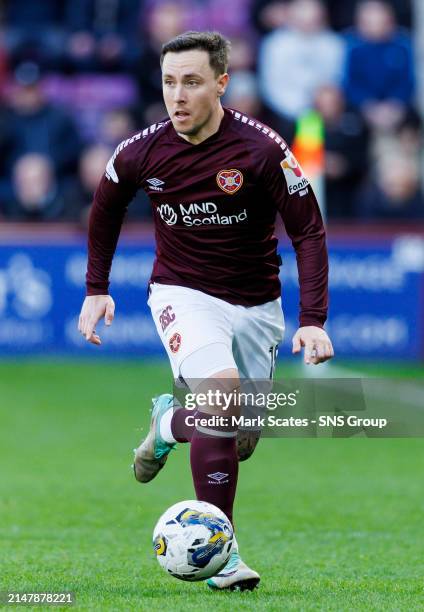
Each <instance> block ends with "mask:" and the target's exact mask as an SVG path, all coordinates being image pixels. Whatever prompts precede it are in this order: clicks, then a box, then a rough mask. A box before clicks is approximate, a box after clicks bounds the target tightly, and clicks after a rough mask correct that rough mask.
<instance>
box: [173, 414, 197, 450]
mask: <svg viewBox="0 0 424 612" xmlns="http://www.w3.org/2000/svg"><path fill="white" fill-rule="evenodd" d="M188 416H189V417H193V416H196V410H186V409H185V408H178V410H175V412H174V414H173V415H172V419H171V432H172V435H173V436H174V438H175V439H176V441H177V442H190V441H191V438H192V436H193V432H194V425H187V423H186V417H188Z"/></svg>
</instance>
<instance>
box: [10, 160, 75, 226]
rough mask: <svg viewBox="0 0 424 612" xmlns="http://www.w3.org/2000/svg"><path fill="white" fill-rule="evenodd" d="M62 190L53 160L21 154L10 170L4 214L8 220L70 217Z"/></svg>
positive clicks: (68, 218) (71, 217) (42, 219)
mask: <svg viewBox="0 0 424 612" xmlns="http://www.w3.org/2000/svg"><path fill="white" fill-rule="evenodd" d="M67 204H68V202H67V200H66V194H65V191H64V189H63V186H61V185H60V183H59V181H58V179H57V176H56V174H55V171H54V167H53V164H52V163H51V161H50V160H49V159H48V158H47V157H46V156H44V155H40V154H38V153H28V154H26V155H23V156H22V157H21V158H20V159H19V160H18V161H17V162H16V163H15V165H14V167H13V170H12V184H11V192H10V197H9V199H8V200H7V202H6V205H5V216H6V218H7V219H8V220H10V221H58V220H72V219H74V218H75V217H74V215H73V214H72V212H71V210H70V208H69V207H68V205H67Z"/></svg>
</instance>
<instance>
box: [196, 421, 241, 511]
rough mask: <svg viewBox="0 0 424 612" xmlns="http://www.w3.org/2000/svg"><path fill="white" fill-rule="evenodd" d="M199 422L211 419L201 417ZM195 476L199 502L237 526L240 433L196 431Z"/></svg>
mask: <svg viewBox="0 0 424 612" xmlns="http://www.w3.org/2000/svg"><path fill="white" fill-rule="evenodd" d="M197 416H198V417H199V418H208V417H209V418H210V415H208V414H205V413H197ZM190 462H191V473H192V475H193V483H194V488H195V491H196V496H197V499H198V500H201V501H207V502H209V503H211V504H214V505H215V506H218V508H220V509H221V510H222V511H223V512H224V513H225V514H226V515H227V516H228V518H229V519H230V521H231V522H233V504H234V497H235V494H236V487H237V477H238V458H237V447H236V432H235V431H233V432H228V431H219V430H216V429H210V431H206V430H203V429H202V431H199V430H198V429H197V428H196V430H195V431H194V434H193V437H192V439H191V448H190Z"/></svg>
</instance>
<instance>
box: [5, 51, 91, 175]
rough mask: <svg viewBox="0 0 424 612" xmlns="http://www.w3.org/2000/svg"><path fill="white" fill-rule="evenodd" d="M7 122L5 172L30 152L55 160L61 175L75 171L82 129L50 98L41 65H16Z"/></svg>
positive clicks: (28, 63) (57, 171) (30, 63)
mask: <svg viewBox="0 0 424 612" xmlns="http://www.w3.org/2000/svg"><path fill="white" fill-rule="evenodd" d="M3 125H4V130H5V133H4V134H3V137H2V148H3V151H2V156H1V162H0V164H1V172H2V173H3V174H4V175H7V174H8V173H10V171H11V169H12V167H13V165H14V164H15V162H16V161H17V160H18V159H19V158H20V157H22V156H23V155H25V154H26V153H40V154H41V155H44V156H46V157H47V158H49V159H51V160H52V163H53V165H54V169H55V172H56V173H57V175H58V177H59V178H62V176H64V175H66V174H69V173H71V172H73V171H74V170H75V168H76V164H77V160H78V154H79V148H80V140H79V137H78V131H77V129H76V126H75V124H74V122H73V121H72V120H71V119H70V117H69V116H68V115H67V114H66V113H65V112H64V111H63V110H62V109H61V108H59V107H57V106H54V105H52V104H50V103H49V102H48V101H47V100H46V98H45V96H44V93H43V88H42V83H41V74H40V67H39V66H38V65H37V64H35V63H33V62H24V63H22V64H20V65H19V66H18V67H17V68H16V71H15V83H14V85H13V87H12V91H11V94H10V98H9V107H8V108H7V109H6V110H5V116H4V117H3Z"/></svg>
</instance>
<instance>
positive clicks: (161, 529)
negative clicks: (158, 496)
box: [153, 500, 234, 581]
mask: <svg viewBox="0 0 424 612" xmlns="http://www.w3.org/2000/svg"><path fill="white" fill-rule="evenodd" d="M233 544H234V533H233V528H232V525H231V523H230V521H229V519H228V518H227V516H226V515H225V514H224V513H223V512H222V511H221V510H220V509H219V508H217V507H216V506H214V505H212V504H209V503H207V502H203V501H196V500H189V501H182V502H178V503H177V504H174V505H173V506H171V507H170V508H168V510H166V512H164V513H163V514H162V516H161V517H160V519H159V520H158V522H157V523H156V527H155V528H154V531H153V547H154V550H155V553H156V558H157V560H158V561H159V565H160V566H161V567H163V569H164V570H165V571H166V572H167V574H170V575H171V576H174V577H175V578H179V579H180V580H189V581H195V580H205V579H206V578H210V577H211V576H214V575H216V574H217V573H218V572H219V571H220V570H221V569H222V568H223V567H224V565H225V564H226V563H227V561H228V559H229V557H230V555H231V551H232V549H233Z"/></svg>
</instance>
